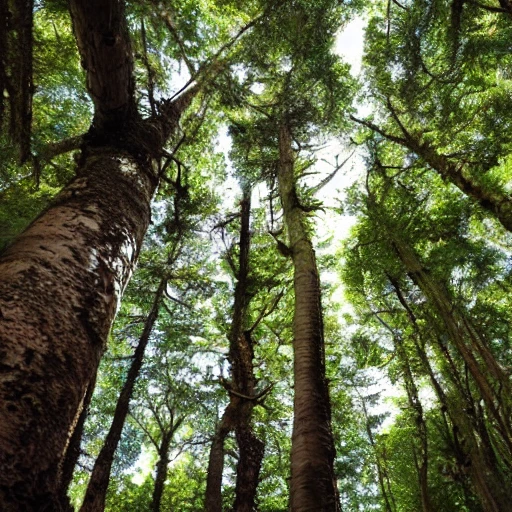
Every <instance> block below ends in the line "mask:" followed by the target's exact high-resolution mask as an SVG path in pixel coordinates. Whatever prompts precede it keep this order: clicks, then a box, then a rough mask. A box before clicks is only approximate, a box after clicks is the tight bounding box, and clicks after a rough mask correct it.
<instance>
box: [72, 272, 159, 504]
mask: <svg viewBox="0 0 512 512" xmlns="http://www.w3.org/2000/svg"><path fill="white" fill-rule="evenodd" d="M166 286H167V279H162V281H161V282H160V285H159V286H158V290H157V291H156V293H155V298H154V300H153V305H152V307H151V311H150V312H149V315H148V317H147V319H146V323H145V325H144V329H143V331H142V335H141V337H140V339H139V343H138V345H137V348H136V349H135V353H134V355H133V361H132V364H131V366H130V369H129V371H128V375H127V377H126V381H125V383H124V386H123V389H122V391H121V394H120V395H119V399H118V401H117V405H116V410H115V412H114V417H113V419H112V425H111V426H110V430H109V432H108V434H107V437H106V439H105V443H104V444H103V447H102V449H101V451H100V453H99V455H98V458H97V459H96V462H95V463H94V468H93V470H92V474H91V479H90V480H89V484H88V485H87V490H86V492H85V496H84V500H83V504H82V507H81V508H80V512H96V511H99V510H103V509H104V508H105V499H106V496H107V489H108V483H109V480H110V471H111V468H112V461H113V460H114V455H115V452H116V449H117V445H118V444H119V440H120V439H121V433H122V431H123V427H124V422H125V420H126V416H127V415H128V410H129V405H130V400H131V397H132V392H133V388H134V386H135V382H136V380H137V377H138V375H139V371H140V368H141V366H142V361H143V359H144V352H145V350H146V346H147V344H148V341H149V336H150V335H151V331H152V330H153V326H154V325H155V322H156V319H157V317H158V311H159V307H160V300H161V299H162V295H163V294H164V291H165V287H166Z"/></svg>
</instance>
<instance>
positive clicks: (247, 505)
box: [233, 407, 265, 512]
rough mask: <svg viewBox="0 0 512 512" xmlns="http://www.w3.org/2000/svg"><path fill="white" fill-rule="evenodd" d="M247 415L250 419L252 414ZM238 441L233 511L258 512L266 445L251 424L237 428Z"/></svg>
mask: <svg viewBox="0 0 512 512" xmlns="http://www.w3.org/2000/svg"><path fill="white" fill-rule="evenodd" d="M251 409H252V407H251ZM246 415H248V416H249V419H250V412H249V414H247V412H246ZM244 423H245V422H244ZM236 441H237V443H238V449H239V453H240V457H239V459H238V465H237V468H236V487H235V502H234V505H233V510H236V512H253V511H254V510H256V503H255V501H256V490H257V488H258V483H259V477H260V470H261V462H262V460H263V454H264V450H265V444H264V443H263V441H262V440H261V439H259V438H258V437H257V436H256V434H255V433H254V432H253V430H252V428H251V426H250V424H247V425H239V426H238V427H237V429H236Z"/></svg>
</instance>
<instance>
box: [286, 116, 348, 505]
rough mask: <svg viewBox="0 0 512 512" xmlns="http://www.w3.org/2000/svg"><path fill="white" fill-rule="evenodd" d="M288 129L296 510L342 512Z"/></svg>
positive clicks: (315, 291)
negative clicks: (292, 288)
mask: <svg viewBox="0 0 512 512" xmlns="http://www.w3.org/2000/svg"><path fill="white" fill-rule="evenodd" d="M293 160H294V156H293V150H292V139H291V134H290V131H289V128H288V127H287V126H286V125H282V126H281V129H280V133H279V171H278V183H279V195H280V197H281V203H282V206H283V211H284V218H285V221H286V225H287V228H288V236H289V240H290V250H291V254H292V260H293V267H294V290H295V313H294V318H293V332H294V341H293V348H294V382H295V397H294V420H293V435H292V453H291V482H290V494H291V496H290V501H291V510H292V511H294V512H306V511H315V512H321V511H325V512H327V511H338V510H340V505H339V498H338V492H337V486H336V480H335V476H334V469H333V464H334V456H335V449H334V441H333V436H332V430H331V408H330V402H329V391H328V386H327V381H326V378H325V356H324V338H323V336H324V333H323V318H322V305H321V300H320V299H321V292H320V279H319V275H318V270H317V267H316V257H315V252H314V250H313V246H312V244H311V240H310V239H309V235H308V233H307V230H306V226H305V224H304V212H303V210H302V209H301V207H300V204H299V201H298V198H297V193H296V189H295V177H294V170H293V167H294V166H293Z"/></svg>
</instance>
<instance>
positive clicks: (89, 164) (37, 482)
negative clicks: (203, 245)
mask: <svg viewBox="0 0 512 512" xmlns="http://www.w3.org/2000/svg"><path fill="white" fill-rule="evenodd" d="M155 185H156V179H154V176H152V169H151V167H150V166H149V165H147V164H146V165H143V164H141V162H140V161H138V160H136V159H135V158H134V157H133V156H132V155H130V154H129V153H127V152H123V151H122V150H120V149H119V148H112V147H104V148H101V150H100V149H96V148H94V149H91V150H89V151H84V158H82V161H81V163H80V165H79V168H78V170H77V177H76V178H75V179H74V180H73V181H72V182H71V183H70V184H69V185H68V186H67V187H66V188H65V189H64V190H63V191H62V192H61V193H60V194H59V196H58V197H57V199H56V201H55V202H54V204H53V206H51V207H50V208H49V209H48V210H47V211H46V212H45V213H44V214H43V215H42V216H41V217H39V218H38V219H37V220H36V221H35V222H34V223H33V224H32V225H31V226H30V227H29V228H28V229H27V230H26V231H25V232H24V233H23V234H22V235H21V236H19V237H18V239H17V240H16V241H15V242H14V244H13V245H11V246H10V247H9V248H8V249H7V250H6V252H5V253H4V254H3V255H2V258H1V259H0V282H1V287H0V337H1V339H2V349H1V350H0V359H1V361H2V363H1V370H2V371H1V373H0V411H1V412H0V452H1V455H0V457H1V459H0V468H1V471H0V475H1V476H0V508H1V509H2V510H6V511H7V510H23V511H29V510H33V509H34V510H35V508H34V507H36V504H37V506H38V507H39V506H40V505H41V503H44V502H45V501H48V500H50V502H51V498H50V496H52V495H54V494H55V493H56V492H57V491H58V488H59V483H58V482H59V473H60V465H61V461H62V456H63V455H64V453H65V451H66V447H67V444H68V442H69V439H70V437H71V435H72V433H73V430H74V427H75V425H76V422H77V421H78V418H79V416H80V413H81V408H82V402H83V400H84V396H85V392H86V390H87V388H88V386H89V385H90V383H91V380H92V378H93V376H94V375H95V372H96V368H97V366H98V363H99V360H100V357H101V355H102V353H103V350H104V348H105V344H106V340H107V336H108V333H109V330H110V326H111V324H112V321H113V319H114V316H115V313H116V308H117V305H118V301H119V299H120V296H121V293H122V291H123V290H124V287H125V286H126V283H127V282H128V279H129V277H130V274H131V271H132V268H133V265H134V263H135V260H136V258H137V255H138V252H139V248H140V245H141V242H142V238H143V236H144V233H145V231H146V229H147V226H148V223H149V216H150V208H149V202H150V199H151V197H152V195H153V191H154V189H155Z"/></svg>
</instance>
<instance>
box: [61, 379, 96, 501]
mask: <svg viewBox="0 0 512 512" xmlns="http://www.w3.org/2000/svg"><path fill="white" fill-rule="evenodd" d="M95 385H96V375H94V377H93V378H92V379H91V382H90V384H89V386H88V387H87V392H86V393H85V399H84V404H83V407H82V412H81V413H80V417H79V418H78V421H77V424H76V427H75V429H74V431H73V434H72V435H71V438H70V440H69V444H68V447H67V450H66V455H65V457H64V460H63V463H62V472H61V478H60V495H61V498H60V500H61V503H62V507H63V509H66V507H69V508H70V507H71V505H70V503H69V498H68V495H67V493H68V489H69V486H70V485H71V482H72V481H73V473H74V471H75V466H76V464H77V462H78V459H79V457H80V453H81V450H80V445H81V442H82V434H83V432H84V425H85V420H86V419H87V416H88V414H89V405H90V403H91V399H92V395H93V393H94V386H95Z"/></svg>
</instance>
